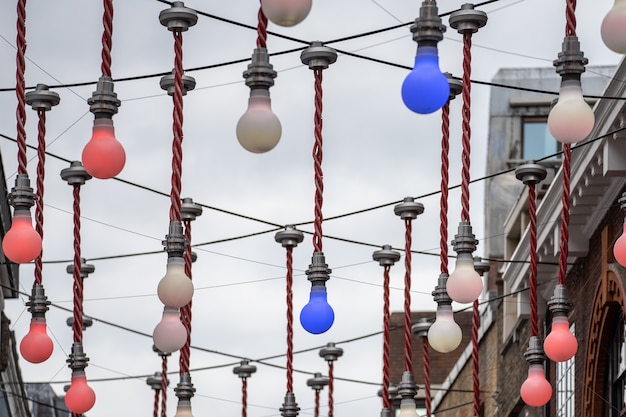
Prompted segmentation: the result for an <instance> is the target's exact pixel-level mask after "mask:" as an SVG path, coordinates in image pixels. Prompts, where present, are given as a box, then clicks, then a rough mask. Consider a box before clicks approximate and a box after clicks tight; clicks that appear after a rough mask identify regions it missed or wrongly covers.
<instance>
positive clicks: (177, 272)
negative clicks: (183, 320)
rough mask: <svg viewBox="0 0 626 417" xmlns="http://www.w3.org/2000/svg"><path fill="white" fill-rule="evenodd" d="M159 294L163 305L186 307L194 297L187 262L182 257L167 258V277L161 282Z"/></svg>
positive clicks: (158, 288) (158, 289)
mask: <svg viewBox="0 0 626 417" xmlns="http://www.w3.org/2000/svg"><path fill="white" fill-rule="evenodd" d="M157 294H158V296H159V299H160V300H161V302H162V303H163V304H165V305H166V306H170V307H178V308H180V307H184V306H186V305H187V304H189V302H190V301H191V298H192V297H193V283H192V282H191V279H190V278H189V277H188V276H187V274H185V260H184V259H183V258H181V257H177V256H174V257H171V258H167V268H166V272H165V276H164V277H163V278H162V279H161V281H159V285H158V287H157Z"/></svg>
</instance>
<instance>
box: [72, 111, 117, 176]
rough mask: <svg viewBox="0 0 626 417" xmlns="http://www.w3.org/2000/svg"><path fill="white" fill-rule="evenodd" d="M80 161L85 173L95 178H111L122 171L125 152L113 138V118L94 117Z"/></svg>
mask: <svg viewBox="0 0 626 417" xmlns="http://www.w3.org/2000/svg"><path fill="white" fill-rule="evenodd" d="M82 161H83V166H84V167H85V170H86V171H87V173H89V175H91V176H92V177H95V178H100V179H108V178H113V177H115V176H116V175H117V174H119V173H120V172H121V171H122V168H124V164H125V163H126V153H125V152H124V147H123V146H122V144H121V143H119V142H118V141H117V139H116V138H115V128H114V127H113V119H107V118H100V119H94V121H93V134H92V136H91V139H90V140H89V142H88V143H87V144H86V145H85V148H84V149H83V157H82Z"/></svg>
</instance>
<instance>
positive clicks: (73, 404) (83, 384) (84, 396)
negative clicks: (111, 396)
mask: <svg viewBox="0 0 626 417" xmlns="http://www.w3.org/2000/svg"><path fill="white" fill-rule="evenodd" d="M95 403H96V393H95V392H94V390H93V389H91V387H90V386H89V385H87V377H86V376H85V372H84V371H74V372H72V384H71V385H70V389H69V390H67V393H66V394H65V405H66V406H67V408H68V410H70V411H71V412H72V413H74V414H83V413H85V412H87V411H89V410H91V408H92V407H93V405H94V404H95Z"/></svg>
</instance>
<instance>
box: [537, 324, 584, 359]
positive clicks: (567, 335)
mask: <svg viewBox="0 0 626 417" xmlns="http://www.w3.org/2000/svg"><path fill="white" fill-rule="evenodd" d="M543 350H544V351H545V352H546V356H547V357H548V358H550V359H551V360H553V361H554V362H565V361H567V360H570V359H571V358H572V357H573V356H574V355H575V354H576V350H578V341H577V340H576V337H574V335H573V334H572V333H571V332H570V331H569V322H568V320H567V317H565V316H554V318H553V319H552V330H551V331H550V334H548V336H547V337H546V340H545V341H544V342H543Z"/></svg>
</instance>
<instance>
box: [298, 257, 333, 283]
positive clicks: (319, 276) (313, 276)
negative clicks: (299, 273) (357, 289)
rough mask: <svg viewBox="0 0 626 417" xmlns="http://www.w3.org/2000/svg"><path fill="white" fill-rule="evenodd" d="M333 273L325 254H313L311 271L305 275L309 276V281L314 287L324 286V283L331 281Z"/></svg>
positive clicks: (308, 270)
mask: <svg viewBox="0 0 626 417" xmlns="http://www.w3.org/2000/svg"><path fill="white" fill-rule="evenodd" d="M331 272H332V270H331V269H330V268H328V265H327V264H326V258H325V257H324V252H313V256H312V257H311V264H310V265H309V269H307V270H306V271H305V272H304V273H305V274H306V275H307V279H308V280H309V281H311V284H312V285H321V286H324V283H325V282H326V281H328V280H329V279H330V273H331Z"/></svg>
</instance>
